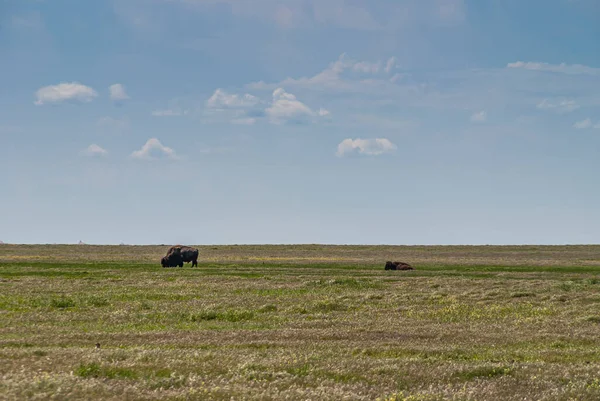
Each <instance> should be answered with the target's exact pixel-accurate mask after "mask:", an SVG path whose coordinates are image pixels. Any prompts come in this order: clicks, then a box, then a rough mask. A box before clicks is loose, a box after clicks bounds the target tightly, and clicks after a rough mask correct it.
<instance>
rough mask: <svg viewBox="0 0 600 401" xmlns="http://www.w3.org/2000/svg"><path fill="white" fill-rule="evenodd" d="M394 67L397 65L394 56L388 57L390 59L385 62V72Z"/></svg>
mask: <svg viewBox="0 0 600 401" xmlns="http://www.w3.org/2000/svg"><path fill="white" fill-rule="evenodd" d="M396 67H397V60H396V57H390V59H389V60H388V61H387V63H386V64H385V72H386V73H388V74H389V73H390V72H392V70H393V69H394V68H396Z"/></svg>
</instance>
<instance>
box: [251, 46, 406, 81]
mask: <svg viewBox="0 0 600 401" xmlns="http://www.w3.org/2000/svg"><path fill="white" fill-rule="evenodd" d="M382 65H383V63H382V62H381V61H377V62H370V61H357V60H353V59H351V58H349V57H348V56H347V55H346V53H342V54H341V55H340V57H339V58H338V59H337V60H336V61H334V62H332V63H330V64H329V66H328V67H327V68H326V69H324V70H323V71H321V72H319V73H318V74H316V75H314V76H312V77H302V78H297V79H296V78H287V79H285V80H283V81H282V82H280V83H277V84H267V83H265V82H262V81H261V82H255V83H251V84H249V85H248V87H249V88H252V89H275V88H278V87H281V86H301V87H317V88H324V87H325V88H335V89H344V88H346V89H348V88H350V87H351V86H352V85H353V84H355V83H357V82H359V83H368V82H367V81H365V80H364V76H365V74H366V75H370V76H378V77H379V79H380V80H384V79H385V80H387V81H389V78H388V77H385V76H382V75H384V74H385V75H387V76H389V74H390V73H391V72H392V71H393V69H394V67H395V66H396V58H395V57H392V58H390V59H389V60H388V61H387V62H386V65H385V67H382ZM372 82H373V81H371V83H372ZM374 82H377V80H375V81H374Z"/></svg>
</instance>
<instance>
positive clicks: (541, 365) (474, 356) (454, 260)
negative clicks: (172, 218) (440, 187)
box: [0, 245, 600, 400]
mask: <svg viewBox="0 0 600 401" xmlns="http://www.w3.org/2000/svg"><path fill="white" fill-rule="evenodd" d="M167 248H168V247H119V246H115V247H94V246H88V245H81V246H14V245H0V378H1V380H0V394H2V396H0V398H2V399H9V400H13V399H14V400H17V399H19V400H20V399H49V398H55V399H69V400H78V399H81V400H84V399H85V400H88V399H115V400H116V399H157V400H158V399H161V400H163V399H166V400H171V399H172V400H175V399H189V400H193V399H198V400H200V399H202V400H211V399H212V400H229V399H257V400H269V399H298V400H304V399H349V400H375V399H379V400H480V399H502V400H522V399H543V400H568V399H577V400H596V399H599V398H600V385H599V384H598V383H599V382H600V378H599V377H598V371H600V352H598V351H599V349H600V339H599V337H598V330H599V328H600V326H599V323H600V315H599V314H598V307H599V306H600V296H599V295H598V289H599V284H598V283H600V257H599V255H600V247H595V246H589V247H585V246H578V247H370V246H369V247H351V246H350V247H335V246H331V247H329V246H319V245H311V246H298V247H293V246H287V247H286V246H281V247H279V246H273V247H268V246H263V247H260V246H248V247H243V246H239V247H234V246H223V247H198V248H199V250H200V258H199V260H198V264H199V267H198V268H191V267H189V266H188V267H184V268H171V269H163V268H161V267H160V263H159V261H160V256H161V255H162V254H164V251H165V249H167ZM392 258H394V259H399V260H406V261H410V263H411V264H412V265H413V266H414V267H415V269H416V270H414V271H406V272H399V271H385V270H384V265H383V263H382V261H385V260H388V259H392ZM140 260H141V261H142V262H140Z"/></svg>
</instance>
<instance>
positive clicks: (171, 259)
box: [160, 255, 183, 267]
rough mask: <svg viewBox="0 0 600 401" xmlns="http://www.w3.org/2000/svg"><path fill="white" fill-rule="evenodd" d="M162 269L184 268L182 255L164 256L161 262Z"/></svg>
mask: <svg viewBox="0 0 600 401" xmlns="http://www.w3.org/2000/svg"><path fill="white" fill-rule="evenodd" d="M160 264H161V265H162V267H176V266H179V267H183V260H182V259H181V255H171V256H163V257H162V259H161V260H160Z"/></svg>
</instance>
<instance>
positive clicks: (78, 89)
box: [35, 82, 98, 106]
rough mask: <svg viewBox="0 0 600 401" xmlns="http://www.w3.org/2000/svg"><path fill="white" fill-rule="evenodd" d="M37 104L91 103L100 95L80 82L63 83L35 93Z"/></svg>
mask: <svg viewBox="0 0 600 401" xmlns="http://www.w3.org/2000/svg"><path fill="white" fill-rule="evenodd" d="M35 96H36V101H35V104H36V105H38V106H40V105H43V104H46V103H59V102H63V101H65V100H78V101H80V102H91V101H92V100H93V99H94V98H95V97H97V96H98V93H96V91H95V90H94V89H92V88H90V87H89V86H85V85H82V84H80V83H79V82H71V83H67V82H62V83H60V84H58V85H50V86H44V87H43V88H40V89H38V91H37V92H36V93H35Z"/></svg>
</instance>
